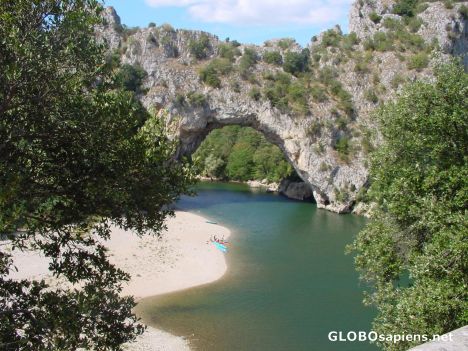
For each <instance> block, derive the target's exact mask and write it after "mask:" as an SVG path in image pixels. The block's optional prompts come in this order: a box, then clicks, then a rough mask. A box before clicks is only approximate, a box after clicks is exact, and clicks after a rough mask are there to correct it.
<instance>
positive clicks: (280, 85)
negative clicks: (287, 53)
mask: <svg viewBox="0 0 468 351" xmlns="http://www.w3.org/2000/svg"><path fill="white" fill-rule="evenodd" d="M271 79H272V83H269V84H267V85H266V87H265V90H264V95H265V97H266V98H267V99H268V100H269V101H270V103H271V105H272V106H274V107H276V108H278V109H280V110H282V111H285V110H286V109H287V108H288V97H287V94H288V90H289V86H290V84H291V77H290V75H288V74H286V73H277V74H276V75H275V76H272V77H271Z"/></svg>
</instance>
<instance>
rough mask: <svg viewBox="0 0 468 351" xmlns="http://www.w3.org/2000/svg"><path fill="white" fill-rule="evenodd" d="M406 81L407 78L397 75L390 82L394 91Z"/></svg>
mask: <svg viewBox="0 0 468 351" xmlns="http://www.w3.org/2000/svg"><path fill="white" fill-rule="evenodd" d="M405 81H406V80H405V77H403V76H402V75H401V74H395V76H394V77H393V78H392V80H391V81H390V85H391V86H392V88H393V89H396V88H398V87H399V86H400V85H401V84H403V83H404V82H405Z"/></svg>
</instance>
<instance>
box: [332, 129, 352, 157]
mask: <svg viewBox="0 0 468 351" xmlns="http://www.w3.org/2000/svg"><path fill="white" fill-rule="evenodd" d="M334 148H335V150H336V151H337V152H338V156H339V158H340V160H341V161H345V162H348V160H349V155H350V151H351V150H350V149H351V148H350V141H349V137H347V136H346V135H343V136H341V137H339V138H338V140H337V141H336V143H335V146H334Z"/></svg>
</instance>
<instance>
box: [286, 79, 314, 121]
mask: <svg viewBox="0 0 468 351" xmlns="http://www.w3.org/2000/svg"><path fill="white" fill-rule="evenodd" d="M307 96H308V94H307V89H306V87H305V86H304V84H303V82H302V81H299V80H297V81H295V82H294V83H292V84H291V85H290V86H289V88H288V101H289V102H290V104H291V107H292V109H293V111H294V112H296V113H298V114H300V115H305V114H306V113H307V112H308V107H309V104H308V101H307Z"/></svg>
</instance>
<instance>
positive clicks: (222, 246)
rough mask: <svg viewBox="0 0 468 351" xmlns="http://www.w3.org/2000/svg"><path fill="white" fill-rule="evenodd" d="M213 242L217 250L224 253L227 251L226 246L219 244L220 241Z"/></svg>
mask: <svg viewBox="0 0 468 351" xmlns="http://www.w3.org/2000/svg"><path fill="white" fill-rule="evenodd" d="M213 244H214V245H215V246H216V248H217V249H218V250H219V251H222V252H224V253H226V252H227V247H226V246H224V245H223V244H220V243H218V242H216V241H214V242H213Z"/></svg>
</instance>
